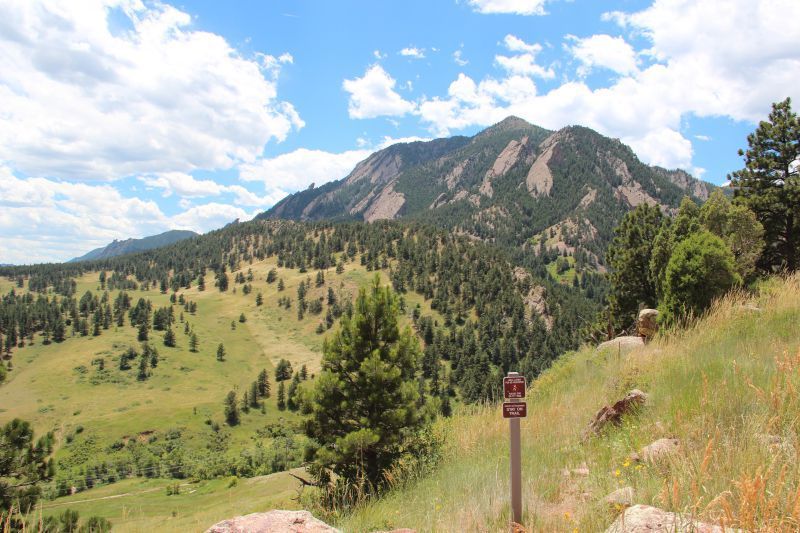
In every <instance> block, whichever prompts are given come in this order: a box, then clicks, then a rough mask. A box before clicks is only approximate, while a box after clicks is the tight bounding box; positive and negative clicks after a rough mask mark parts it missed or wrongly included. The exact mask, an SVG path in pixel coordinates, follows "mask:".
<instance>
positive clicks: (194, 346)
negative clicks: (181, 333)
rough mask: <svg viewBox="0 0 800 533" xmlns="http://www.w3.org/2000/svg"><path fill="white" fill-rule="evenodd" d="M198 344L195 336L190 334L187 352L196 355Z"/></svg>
mask: <svg viewBox="0 0 800 533" xmlns="http://www.w3.org/2000/svg"><path fill="white" fill-rule="evenodd" d="M198 344H199V343H198V340H197V334H195V333H192V335H191V336H190V337H189V351H190V352H192V353H197V345H198Z"/></svg>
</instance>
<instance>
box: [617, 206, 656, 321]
mask: <svg viewBox="0 0 800 533" xmlns="http://www.w3.org/2000/svg"><path fill="white" fill-rule="evenodd" d="M660 226H661V211H660V209H659V208H658V207H657V206H649V205H647V204H642V205H639V206H638V207H637V208H636V209H634V210H633V211H631V212H630V213H628V214H626V215H625V216H624V217H623V219H622V222H620V225H619V226H618V227H617V228H616V229H615V230H614V240H613V241H612V242H611V245H610V246H609V247H608V253H607V259H608V264H609V266H610V267H611V269H612V271H611V274H610V280H611V290H610V293H609V302H610V308H611V314H612V317H613V321H614V326H615V327H616V328H619V327H620V326H623V327H624V326H625V325H627V324H628V323H630V322H631V320H632V319H633V318H634V316H635V315H636V313H637V312H638V311H639V308H640V306H641V305H655V303H656V288H655V284H654V282H653V277H652V276H651V274H650V259H651V256H652V254H653V242H654V241H655V238H656V235H657V234H658V232H659V228H660Z"/></svg>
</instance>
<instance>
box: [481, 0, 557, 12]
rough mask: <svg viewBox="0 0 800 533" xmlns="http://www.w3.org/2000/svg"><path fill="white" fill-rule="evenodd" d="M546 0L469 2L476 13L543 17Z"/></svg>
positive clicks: (486, 0)
mask: <svg viewBox="0 0 800 533" xmlns="http://www.w3.org/2000/svg"><path fill="white" fill-rule="evenodd" d="M546 2H547V0H469V4H470V5H471V6H472V8H473V10H475V11H477V12H478V13H486V14H494V13H507V14H514V15H545V14H546V12H545V10H544V4H545V3H546Z"/></svg>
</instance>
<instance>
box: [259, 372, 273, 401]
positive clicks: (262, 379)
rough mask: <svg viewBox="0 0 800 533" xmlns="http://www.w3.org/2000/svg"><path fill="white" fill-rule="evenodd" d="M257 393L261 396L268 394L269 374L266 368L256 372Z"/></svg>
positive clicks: (266, 396) (264, 396)
mask: <svg viewBox="0 0 800 533" xmlns="http://www.w3.org/2000/svg"><path fill="white" fill-rule="evenodd" d="M258 394H259V396H261V397H262V398H269V396H270V385H269V374H267V370H266V369H263V370H262V371H261V372H259V373H258Z"/></svg>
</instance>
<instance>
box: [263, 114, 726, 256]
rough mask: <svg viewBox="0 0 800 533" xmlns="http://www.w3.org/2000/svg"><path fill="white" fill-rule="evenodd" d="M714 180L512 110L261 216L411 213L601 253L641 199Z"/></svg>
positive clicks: (496, 235) (389, 154) (405, 147)
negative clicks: (484, 126)
mask: <svg viewBox="0 0 800 533" xmlns="http://www.w3.org/2000/svg"><path fill="white" fill-rule="evenodd" d="M712 188H713V186H712V185H711V184H709V183H705V182H703V181H700V180H698V179H696V178H694V177H692V176H691V175H689V174H688V173H687V172H685V171H683V170H667V169H663V168H660V167H653V166H649V165H646V164H644V163H642V162H641V161H639V159H638V158H637V157H636V154H635V153H634V152H633V150H631V149H630V148H629V147H628V146H626V145H624V144H623V143H622V142H620V141H619V140H618V139H611V138H608V137H604V136H603V135H600V134H599V133H597V132H595V131H593V130H591V129H589V128H586V127H582V126H569V127H566V128H563V129H561V130H559V131H555V132H554V131H550V130H546V129H544V128H540V127H538V126H535V125H533V124H530V123H528V122H526V121H525V120H523V119H521V118H518V117H513V116H512V117H508V118H506V119H505V120H503V121H501V122H499V123H498V124H495V125H494V126H491V127H489V128H487V129H485V130H483V131H481V132H480V133H478V134H476V135H475V136H473V137H451V138H447V139H435V140H432V141H428V142H413V143H406V144H395V145H392V146H389V147H388V148H385V149H383V150H380V151H378V152H375V153H374V154H372V155H370V156H369V157H368V158H367V159H365V160H364V161H362V162H360V163H358V165H356V167H355V168H354V169H353V171H352V172H351V173H350V174H349V175H348V176H347V177H345V178H343V179H341V180H338V181H334V182H331V183H328V184H326V185H324V186H322V187H319V188H315V189H308V190H305V191H302V192H298V193H295V194H292V195H290V196H288V197H286V198H284V199H283V200H281V201H280V202H278V203H277V204H276V205H275V206H274V207H272V208H271V209H270V210H269V211H267V212H265V213H262V214H260V215H259V217H258V218H269V219H273V218H288V219H295V220H321V219H330V220H365V221H367V222H372V221H375V220H381V219H398V218H413V219H417V220H422V221H427V222H431V223H434V224H436V225H439V226H444V227H447V228H451V229H453V230H455V231H457V232H459V233H464V234H467V235H471V236H474V237H477V238H479V239H482V240H486V241H491V242H497V243H500V244H506V245H509V246H512V247H519V246H527V245H535V244H538V243H540V242H542V241H544V242H545V245H546V246H547V247H548V248H551V249H555V248H557V249H558V250H559V251H560V252H562V253H565V252H566V253H568V254H570V255H573V254H574V252H575V251H576V250H577V249H578V248H580V249H583V250H584V251H587V252H589V253H591V254H592V255H594V256H595V257H597V258H600V257H601V256H602V255H603V252H604V250H605V247H606V246H607V244H608V242H609V241H610V240H611V238H612V236H613V228H614V226H615V225H616V224H617V223H618V222H619V221H620V219H621V218H622V216H623V215H624V214H625V213H626V212H627V211H629V210H631V209H633V208H634V207H635V206H637V205H639V204H641V203H649V204H657V205H660V206H661V207H662V208H663V209H664V210H665V211H671V210H674V209H675V208H677V206H678V204H679V203H680V200H681V198H682V197H683V196H686V195H688V196H690V197H693V198H695V199H696V200H699V201H703V200H705V199H706V198H707V197H708V195H709V193H710V190H711V189H712Z"/></svg>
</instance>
